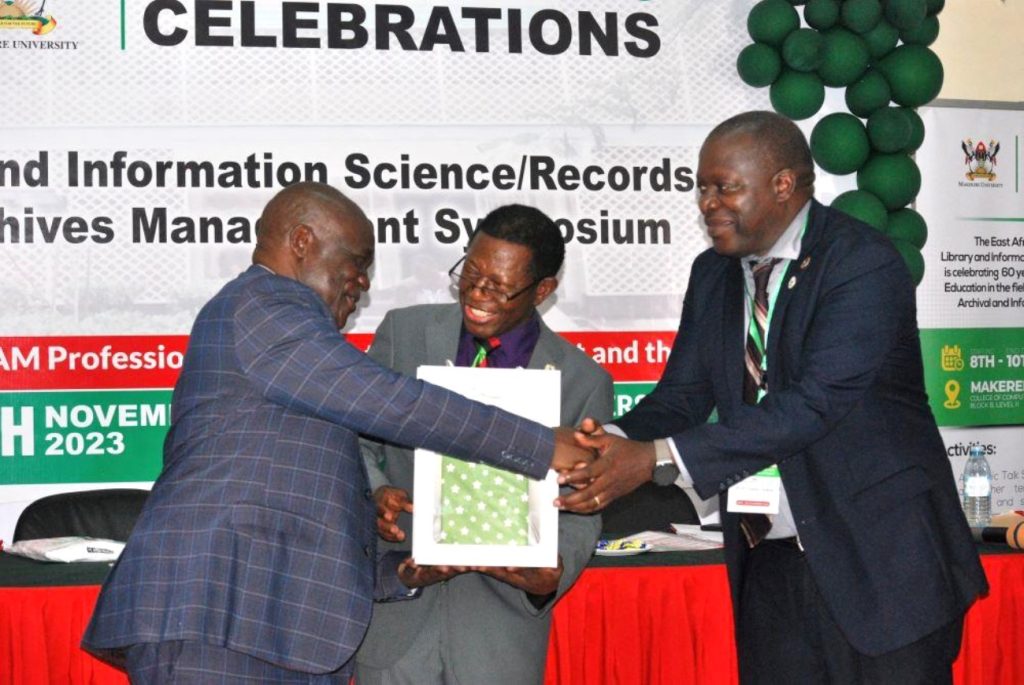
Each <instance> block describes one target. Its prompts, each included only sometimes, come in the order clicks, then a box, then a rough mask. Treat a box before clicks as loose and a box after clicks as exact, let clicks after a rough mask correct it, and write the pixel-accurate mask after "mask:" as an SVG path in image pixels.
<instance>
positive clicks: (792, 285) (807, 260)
mask: <svg viewBox="0 0 1024 685" xmlns="http://www.w3.org/2000/svg"><path fill="white" fill-rule="evenodd" d="M824 227H825V212H824V207H823V206H822V205H821V204H819V203H818V201H817V200H814V199H812V200H811V211H810V214H809V215H808V218H807V230H806V231H805V232H804V235H803V238H802V239H801V241H800V257H798V258H797V259H795V260H793V261H792V262H790V264H789V268H788V269H787V270H786V273H785V274H784V279H783V281H782V284H781V286H780V288H779V296H778V298H777V299H776V300H775V307H774V308H773V309H772V320H771V324H770V325H769V327H768V360H767V366H768V369H769V372H771V370H772V369H779V368H780V367H779V365H778V363H777V362H778V356H779V346H778V345H776V344H775V343H776V342H777V341H778V339H779V338H778V336H777V335H775V332H778V334H779V335H781V334H782V331H784V330H785V328H784V325H785V324H784V322H785V319H786V312H787V310H788V309H789V303H790V302H792V301H793V297H794V296H795V295H796V294H797V293H799V292H800V288H801V286H804V287H806V286H807V284H808V283H809V281H810V276H811V274H812V273H813V272H814V271H816V270H817V269H816V267H818V266H820V264H817V263H816V258H815V255H814V251H815V248H816V247H817V245H818V244H819V242H820V239H821V235H822V232H823V230H824ZM817 261H818V262H820V261H821V260H820V259H819V260H817ZM769 380H770V379H769ZM769 387H770V384H769Z"/></svg>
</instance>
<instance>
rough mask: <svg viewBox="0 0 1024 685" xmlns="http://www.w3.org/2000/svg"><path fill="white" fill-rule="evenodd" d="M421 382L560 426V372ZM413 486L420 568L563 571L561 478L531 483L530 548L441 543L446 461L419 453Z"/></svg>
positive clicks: (462, 374)
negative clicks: (560, 555) (559, 506)
mask: <svg viewBox="0 0 1024 685" xmlns="http://www.w3.org/2000/svg"><path fill="white" fill-rule="evenodd" d="M416 376H417V378H420V379H421V380H425V381H428V382H430V383H433V384H435V385H440V386H442V387H445V388H448V389H450V390H454V391H455V392H457V393H459V394H460V395H464V396H466V397H469V398H471V399H474V400H477V401H479V402H484V403H486V404H491V405H494V406H496V407H500V408H502V409H504V410H506V411H509V412H511V413H513V414H518V415H519V416H522V417H524V418H528V419H532V420H534V421H536V422H538V423H541V424H544V425H546V426H557V425H558V422H559V419H560V416H559V414H560V408H561V372H560V371H557V370H549V369H545V370H539V369H488V368H485V369H480V368H468V367H456V366H421V367H419V368H418V369H417V370H416ZM415 464H416V465H415V472H414V475H413V478H414V481H413V486H414V489H415V491H416V498H415V500H416V501H415V503H414V504H415V506H414V509H413V517H412V556H413V558H414V559H415V560H416V563H418V564H427V565H449V566H521V567H546V568H555V567H557V566H558V510H557V509H556V508H555V507H554V504H553V502H554V500H555V498H556V497H558V475H557V474H556V473H555V472H554V471H551V470H549V471H548V475H547V478H545V479H544V480H532V479H529V478H528V479H527V482H528V483H529V501H528V507H529V513H528V515H527V518H528V521H527V522H526V530H527V542H526V544H525V545H511V544H508V545H500V544H461V543H449V542H444V541H443V540H442V539H441V455H440V454H438V453H437V452H431V451H429V450H424V449H417V450H416V462H415Z"/></svg>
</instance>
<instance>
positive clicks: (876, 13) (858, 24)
mask: <svg viewBox="0 0 1024 685" xmlns="http://www.w3.org/2000/svg"><path fill="white" fill-rule="evenodd" d="M840 16H841V17H842V20H843V26H845V27H846V28H848V29H850V30H851V31H853V32H854V33H864V32H866V31H870V30H871V29H873V28H874V27H875V24H877V23H878V20H879V19H881V18H882V4H881V3H880V2H879V1H878V0H846V2H844V3H843V5H842V8H841V9H840Z"/></svg>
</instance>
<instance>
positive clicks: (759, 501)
mask: <svg viewBox="0 0 1024 685" xmlns="http://www.w3.org/2000/svg"><path fill="white" fill-rule="evenodd" d="M781 490H782V476H781V475H780V474H779V467H778V466H769V467H768V468H766V469H762V470H760V471H758V472H757V473H755V474H754V475H753V476H750V477H749V478H744V479H743V480H741V481H740V482H739V483H737V484H736V485H734V486H732V487H731V488H729V497H728V499H727V500H726V509H728V510H729V511H731V512H733V513H736V514H778V513H779V497H780V492H781Z"/></svg>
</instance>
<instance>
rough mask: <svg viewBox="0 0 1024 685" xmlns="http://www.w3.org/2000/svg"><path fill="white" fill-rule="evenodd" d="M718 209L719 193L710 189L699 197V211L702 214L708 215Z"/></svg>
mask: <svg viewBox="0 0 1024 685" xmlns="http://www.w3.org/2000/svg"><path fill="white" fill-rule="evenodd" d="M716 207H718V193H716V192H715V191H714V190H713V189H711V188H708V189H707V190H705V191H703V192H702V193H701V194H700V195H698V196H697V209H699V210H700V213H701V214H707V213H708V212H709V211H710V210H712V209H715V208H716Z"/></svg>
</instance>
